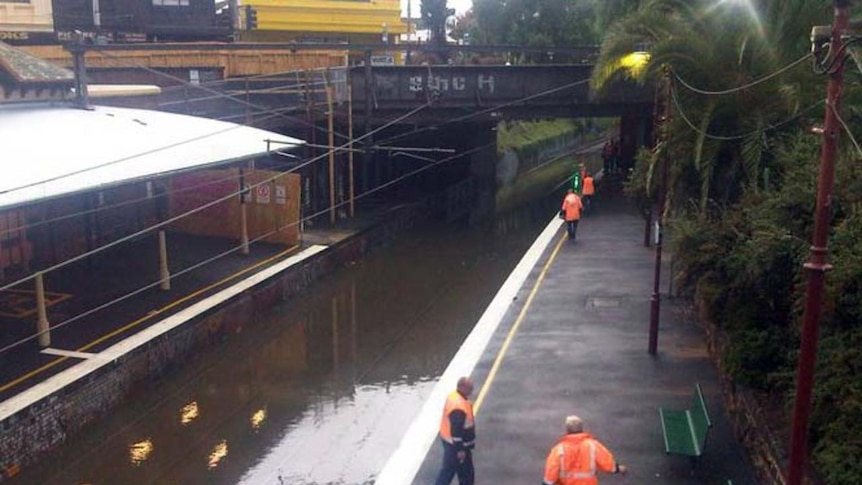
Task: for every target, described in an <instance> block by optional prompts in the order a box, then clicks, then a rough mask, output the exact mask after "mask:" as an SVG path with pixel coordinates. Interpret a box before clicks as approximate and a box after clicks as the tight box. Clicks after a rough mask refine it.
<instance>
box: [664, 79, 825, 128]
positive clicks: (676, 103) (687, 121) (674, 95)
mask: <svg viewBox="0 0 862 485" xmlns="http://www.w3.org/2000/svg"><path fill="white" fill-rule="evenodd" d="M671 95H672V96H671V97H672V98H673V104H674V106H675V107H676V110H677V112H678V113H679V115H680V118H682V119H683V121H685V124H686V125H688V127H689V128H691V129H692V130H694V131H696V132H697V133H700V134H701V135H703V136H704V137H706V138H709V139H711V140H718V141H735V140H742V139H744V138H748V137H750V136H751V135H755V134H757V133H760V132H762V131H770V130H775V129H778V128H780V127H782V126H784V125H786V124H788V123H791V122H793V121H796V120H797V119H799V118H801V117H802V115H804V114H805V113H808V112H809V111H811V110H813V109H814V108H816V107H818V106H820V105H821V104H823V101H822V100H821V101H818V102H816V103H814V104H812V105H811V106H809V107H807V108H805V109H803V110H801V111H799V112H798V113H797V114H795V115H793V116H791V117H790V118H787V119H785V120H784V121H781V122H779V123H775V124H773V125H769V126H767V127H765V128H762V129H759V130H753V131H750V132H748V133H744V134H741V135H734V136H722V135H712V134H710V133H708V132H706V131H704V130H702V129H700V128H698V127H697V126H695V124H694V123H692V122H691V120H690V119H689V118H688V116H686V114H685V112H684V111H683V110H682V106H680V103H679V98H677V93H676V90H675V89H671Z"/></svg>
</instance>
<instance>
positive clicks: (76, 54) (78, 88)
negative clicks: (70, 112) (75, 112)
mask: <svg viewBox="0 0 862 485" xmlns="http://www.w3.org/2000/svg"><path fill="white" fill-rule="evenodd" d="M69 50H70V51H71V53H72V62H73V63H74V71H75V104H76V105H77V106H78V107H79V108H81V109H87V110H89V109H93V108H92V107H91V106H90V95H89V93H88V91H87V63H86V55H87V51H86V49H84V47H82V46H81V45H75V46H72V47H70V48H69Z"/></svg>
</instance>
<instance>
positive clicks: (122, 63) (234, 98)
mask: <svg viewBox="0 0 862 485" xmlns="http://www.w3.org/2000/svg"><path fill="white" fill-rule="evenodd" d="M97 52H99V54H101V55H103V56H105V57H107V58H109V59H112V60H114V61H115V62H117V63H118V64H119V65H120V66H125V67H133V68H136V69H143V70H144V71H147V72H150V73H153V74H156V75H159V76H162V77H165V78H167V79H171V80H173V81H176V82H179V83H181V84H183V85H185V86H186V87H190V88H194V89H201V90H203V91H207V92H209V93H212V94H215V95H218V96H221V97H223V98H225V99H229V100H231V101H235V102H237V103H240V104H242V105H244V106H249V107H252V108H256V109H259V110H261V111H264V112H267V113H270V112H271V113H273V114H276V115H277V116H279V117H281V118H284V119H286V120H289V121H294V122H297V123H300V124H302V125H305V126H308V127H310V128H314V129H315V130H318V131H322V132H324V133H327V130H326V128H323V127H320V126H317V125H316V124H314V123H311V122H309V121H306V120H304V119H302V118H300V117H298V116H290V115H286V114H284V113H279V112H277V111H274V110H272V109H270V108H268V107H266V106H260V105H257V104H254V103H250V102H248V101H246V100H244V99H241V98H239V97H237V96H234V95H231V94H227V93H221V92H219V91H216V90H215V89H210V88H208V87H206V86H202V85H195V84H192V83H190V82H188V81H186V80H185V79H183V78H180V77H177V76H173V75H171V74H168V73H165V72H162V71H159V70H158V69H153V68H151V67H148V66H144V65H143V64H137V63H134V62H127V61H124V60H123V59H122V58H120V57H118V56H115V55H113V54H109V53H107V52H103V51H97ZM336 135H337V136H339V137H341V138H347V136H346V135H344V134H342V133H336Z"/></svg>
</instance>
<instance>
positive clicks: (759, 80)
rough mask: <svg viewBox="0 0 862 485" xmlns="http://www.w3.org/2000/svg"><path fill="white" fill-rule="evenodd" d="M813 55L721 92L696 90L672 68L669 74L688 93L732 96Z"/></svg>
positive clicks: (807, 55)
mask: <svg viewBox="0 0 862 485" xmlns="http://www.w3.org/2000/svg"><path fill="white" fill-rule="evenodd" d="M813 55H814V54H813V53H810V52H809V53H808V54H805V55H804V56H802V57H800V58H799V59H797V60H795V61H793V62H791V63H790V64H788V65H786V66H784V67H782V68H780V69H778V70H777V71H775V72H773V73H770V74H767V75H766V76H763V77H761V78H759V79H756V80H754V81H752V82H750V83H747V84H743V85H742V86H737V87H735V88H730V89H724V90H721V91H707V90H704V89H700V88H696V87H694V86H692V85H691V84H689V83H687V82H686V81H685V79H683V78H682V77H680V75H679V74H677V72H676V71H675V70H674V69H673V68H671V72H672V73H673V77H674V78H676V80H677V81H679V83H680V84H682V85H683V86H685V88H686V89H688V90H689V91H693V92H695V93H698V94H705V95H708V96H719V95H724V94H733V93H737V92H739V91H745V90H746V89H749V88H752V87H754V86H757V85H758V84H761V83H764V82H766V81H769V80H770V79H772V78H774V77H775V76H779V75H781V74H783V73H784V72H787V71H788V70H790V69H792V68H794V67H796V66H798V65H799V64H802V63H803V62H804V61H805V60H806V59H808V58H809V57H812V56H813Z"/></svg>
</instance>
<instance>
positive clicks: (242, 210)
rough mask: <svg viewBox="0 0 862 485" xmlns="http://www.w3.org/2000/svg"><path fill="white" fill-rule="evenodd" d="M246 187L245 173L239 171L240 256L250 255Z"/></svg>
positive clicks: (241, 170)
mask: <svg viewBox="0 0 862 485" xmlns="http://www.w3.org/2000/svg"><path fill="white" fill-rule="evenodd" d="M246 191H247V189H246V187H245V173H244V172H243V169H241V168H240V169H239V225H240V250H239V252H240V254H243V255H248V254H249V249H248V208H247V207H246V198H247V197H248V194H247V193H246Z"/></svg>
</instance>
